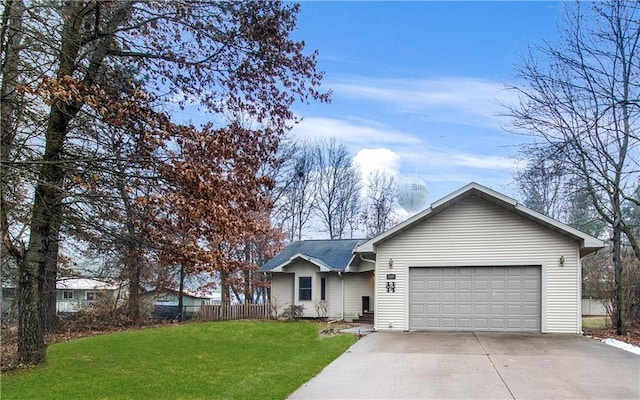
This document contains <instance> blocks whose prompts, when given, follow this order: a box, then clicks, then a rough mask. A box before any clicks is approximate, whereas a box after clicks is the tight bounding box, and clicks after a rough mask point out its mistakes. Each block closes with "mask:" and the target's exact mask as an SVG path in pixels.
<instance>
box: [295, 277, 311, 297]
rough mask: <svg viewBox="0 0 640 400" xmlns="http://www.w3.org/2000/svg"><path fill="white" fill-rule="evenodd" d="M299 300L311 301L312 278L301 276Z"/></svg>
mask: <svg viewBox="0 0 640 400" xmlns="http://www.w3.org/2000/svg"><path fill="white" fill-rule="evenodd" d="M298 300H300V301H311V277H310V276H301V277H299V278H298Z"/></svg>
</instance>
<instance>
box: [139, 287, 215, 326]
mask: <svg viewBox="0 0 640 400" xmlns="http://www.w3.org/2000/svg"><path fill="white" fill-rule="evenodd" d="M179 296H180V293H179V291H177V290H174V289H170V288H163V289H160V290H156V289H154V290H150V291H148V292H146V293H144V294H143V298H144V299H145V300H146V301H147V302H149V303H151V304H152V305H153V315H154V317H155V318H169V319H173V318H175V317H176V316H177V315H178V314H179V312H178V302H179ZM220 301H221V294H220V293H219V292H207V291H202V290H200V291H191V290H186V289H185V290H183V291H182V305H183V311H184V313H185V315H187V316H191V315H193V314H195V313H197V312H198V311H199V310H200V307H201V306H203V305H206V304H220Z"/></svg>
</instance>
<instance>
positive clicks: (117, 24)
mask: <svg viewBox="0 0 640 400" xmlns="http://www.w3.org/2000/svg"><path fill="white" fill-rule="evenodd" d="M1 7H2V16H3V18H2V29H1V30H0V41H1V45H2V49H3V51H2V53H3V55H4V54H6V55H7V56H8V57H7V59H6V61H9V59H11V60H13V61H12V63H8V62H3V63H2V75H3V80H2V91H1V92H2V96H3V102H2V103H3V104H6V107H5V108H3V109H2V113H1V114H2V121H1V123H0V125H2V127H7V129H3V130H2V138H1V139H2V144H3V146H7V147H8V148H7V150H6V151H3V152H2V154H1V156H2V159H0V163H1V166H2V168H1V169H2V171H3V182H11V181H13V180H15V179H9V178H11V177H15V176H16V175H17V174H19V173H21V172H24V171H27V172H30V173H32V175H33V180H32V181H30V184H31V185H32V186H31V187H30V188H29V187H28V188H26V190H25V191H26V192H27V193H32V197H31V198H32V200H31V201H30V202H28V203H26V204H20V206H22V207H23V208H27V209H28V210H29V212H28V213H29V214H30V218H29V221H28V232H27V233H25V234H24V235H22V236H21V237H22V238H23V239H25V238H26V240H22V241H21V240H20V237H19V235H18V234H17V233H16V228H15V226H14V225H13V224H14V221H16V220H17V219H15V218H14V217H13V216H14V215H15V212H16V211H15V210H17V209H18V208H19V207H18V206H15V207H14V206H13V205H12V204H11V203H10V202H7V201H5V200H6V199H5V198H4V197H3V198H2V199H1V200H2V201H1V202H0V206H1V207H2V209H1V210H0V217H1V218H0V219H1V220H0V230H1V232H0V234H1V235H2V245H3V254H9V255H11V256H12V257H13V258H14V259H15V260H16V264H17V265H18V296H17V298H18V307H19V323H18V358H19V361H20V362H21V363H23V364H38V363H41V362H42V361H43V360H44V355H45V344H44V334H43V331H44V324H45V315H44V314H46V312H45V313H44V314H43V310H45V309H46V307H45V306H43V304H44V303H46V302H47V296H50V295H51V293H53V289H52V288H53V287H55V286H52V285H55V279H56V274H57V265H56V259H57V257H56V255H57V253H58V246H59V243H60V240H61V237H60V232H61V229H62V227H63V226H64V225H65V224H66V220H65V217H64V216H65V215H66V209H67V206H68V205H69V204H74V205H76V206H77V205H78V204H80V203H82V202H83V201H86V199H84V198H79V199H70V196H71V195H72V194H73V193H74V192H73V190H72V189H73V188H74V185H75V184H82V183H81V182H76V181H75V180H74V176H73V174H74V173H75V172H76V171H89V170H91V169H92V168H94V162H95V161H96V160H95V159H94V158H93V157H92V156H91V155H92V154H93V151H92V150H93V149H92V148H87V147H85V146H77V147H74V145H77V144H79V143H87V144H90V143H91V141H86V142H84V140H85V139H86V138H87V134H88V132H91V133H93V132H95V131H94V130H92V129H91V127H92V126H93V125H94V124H96V125H97V124H106V125H109V126H114V127H117V128H118V129H123V130H125V131H126V132H128V135H130V138H131V139H132V140H133V141H134V142H135V146H134V149H135V154H134V155H133V156H134V157H135V160H136V162H135V163H131V165H130V167H131V168H132V169H134V170H135V169H136V168H137V169H139V170H141V171H143V170H152V171H153V170H157V171H158V172H160V173H162V174H164V176H166V178H167V182H169V184H170V185H173V186H169V187H174V188H178V186H177V184H176V182H177V179H184V180H185V182H184V183H185V184H183V185H181V186H180V189H182V188H185V189H186V190H187V191H191V192H193V193H194V194H202V195H195V197H194V198H192V197H190V196H191V193H190V194H189V195H188V196H186V195H180V194H173V195H171V193H170V192H169V193H164V192H162V191H161V192H160V193H161V194H163V195H166V196H169V197H168V198H167V199H164V198H162V197H160V196H154V197H152V198H151V199H150V201H153V202H159V203H157V204H158V206H160V205H161V204H165V205H168V204H172V203H171V201H170V199H171V200H173V201H175V202H176V203H174V204H175V206H174V207H173V209H172V211H175V212H176V213H177V214H176V218H177V217H178V216H183V217H184V218H188V219H191V218H211V219H210V220H208V222H207V223H203V224H197V223H195V222H194V221H191V220H190V221H189V222H190V223H193V224H194V225H196V227H194V229H195V233H194V234H193V235H194V237H198V238H199V239H198V240H201V239H200V238H202V237H207V238H208V239H209V240H210V242H211V243H212V244H215V243H216V242H218V240H219V239H220V238H225V239H226V240H229V237H232V235H233V234H235V233H237V232H238V231H239V230H241V229H251V228H252V227H253V226H254V225H257V223H256V222H254V221H251V220H242V219H238V218H236V217H237V216H238V215H239V213H240V210H245V209H246V208H247V207H249V206H259V205H261V204H259V203H260V202H261V200H260V199H259V198H258V199H253V198H252V196H248V197H246V199H245V196H244V194H245V192H244V191H243V190H247V189H245V188H247V187H248V188H249V190H251V188H252V183H251V182H252V180H253V179H258V180H259V177H257V176H253V178H251V179H250V178H249V175H250V174H249V173H248V172H250V171H251V170H253V168H254V167H253V165H252V164H251V165H249V166H247V167H243V166H241V165H239V164H238V165H234V166H233V167H232V168H234V171H236V170H237V171H238V177H241V178H238V181H237V182H236V181H234V182H233V183H234V184H233V185H227V183H225V182H224V179H226V178H227V177H228V176H231V175H227V174H228V172H229V171H228V170H227V169H226V165H225V164H221V165H220V168H217V167H215V166H214V167H212V169H211V170H210V171H209V173H221V174H222V176H220V177H218V178H215V177H207V179H208V181H207V182H208V184H210V185H213V186H210V187H199V186H197V185H198V183H199V179H200V177H201V175H200V174H204V173H205V172H204V171H201V170H199V166H197V165H194V163H190V162H189V160H186V159H181V158H180V157H179V156H178V154H177V153H176V154H175V156H176V157H175V158H174V160H175V162H172V161H171V157H173V156H174V154H172V153H171V151H173V150H172V144H174V143H178V145H179V146H181V145H186V146H187V147H189V146H193V151H194V152H195V151H196V150H197V149H196V144H198V143H199V142H200V141H205V142H207V141H208V140H211V141H212V142H211V143H206V144H207V146H206V148H207V149H210V148H211V146H214V145H216V146H217V145H219V146H223V149H222V150H221V151H223V154H226V155H228V157H230V159H234V157H232V156H231V155H232V154H233V149H232V148H231V147H229V146H234V145H237V144H239V143H240V141H241V140H244V139H249V140H250V141H251V142H250V145H249V147H251V146H254V147H255V148H259V150H260V153H259V154H269V153H270V152H273V151H275V149H276V148H277V144H278V139H279V137H280V135H281V134H282V133H283V132H284V131H286V130H287V129H288V128H289V127H290V124H291V123H292V121H294V119H295V118H294V115H293V112H292V111H291V105H292V103H293V102H294V101H296V100H301V101H309V100H320V101H326V100H328V94H327V93H322V92H320V91H319V89H318V86H319V85H320V81H321V79H322V74H321V73H319V72H317V71H316V54H315V53H312V54H310V55H307V54H304V42H301V41H295V40H292V39H291V38H290V34H291V32H292V31H293V29H294V28H295V24H296V14H297V12H298V10H299V6H298V5H295V4H284V3H282V2H280V1H267V2H218V1H207V0H204V1H197V2H194V1H187V0H177V1H171V2H166V1H107V0H84V1H80V0H78V1H69V2H45V3H41V2H34V3H32V2H30V1H27V0H11V1H7V2H4V3H3V4H2V6H1ZM35 67H37V68H35ZM34 71H36V72H37V75H34ZM5 99H6V100H9V101H7V102H5ZM21 99H29V100H30V103H29V104H30V105H33V106H34V107H31V106H30V107H27V106H26V104H27V102H25V101H20V100H21ZM175 102H177V103H178V104H179V105H181V106H184V105H185V104H187V103H189V104H190V103H197V104H199V105H200V106H201V109H202V110H204V111H207V112H210V113H211V115H212V117H211V119H212V120H215V119H216V118H217V117H219V116H220V115H222V114H224V115H227V116H228V115H231V116H232V117H233V118H232V119H236V120H239V119H240V118H248V119H250V120H251V121H254V124H255V125H256V126H260V127H266V126H268V127H270V129H262V128H260V129H256V130H254V131H246V132H242V131H240V130H239V128H238V127H233V126H232V127H229V128H224V126H220V129H222V131H224V132H229V135H227V134H221V132H222V131H221V130H217V129H213V128H212V127H205V128H204V129H201V130H200V129H193V128H192V127H179V126H177V125H176V124H175V123H174V121H172V119H171V117H170V116H169V115H168V114H167V113H166V110H167V109H169V110H171V109H173V108H174V105H175ZM27 111H29V113H31V114H32V115H33V117H32V118H30V119H29V120H25V119H24V115H26V112H27ZM190 135H192V136H190ZM183 137H185V138H187V139H184V140H185V141H184V142H183V143H182V144H181V143H180V141H181V140H183V139H182V138H183ZM209 137H211V138H209ZM25 138H27V139H28V140H26V139H25ZM190 142H192V143H190ZM93 145H97V144H96V143H93ZM224 146H227V147H224ZM261 146H264V147H261ZM72 147H74V148H77V149H80V150H81V151H82V152H81V153H76V152H70V151H69V150H70V149H71V148H72ZM25 148H28V149H29V150H30V152H25V151H23V150H24V149H25ZM18 150H19V151H18ZM201 150H202V151H204V149H201ZM163 151H166V153H165V154H164V155H165V156H169V157H170V158H169V161H167V162H166V164H165V165H166V168H165V167H162V168H159V167H157V166H155V165H154V163H155V162H157V160H158V159H159V158H158V157H159V156H163V154H162V152H163ZM242 151H243V150H242V148H241V149H238V151H236V153H235V156H237V157H239V158H243V159H244V160H246V159H247V157H243V154H242ZM26 154H29V156H26ZM254 154H257V153H254ZM129 156H132V154H128V155H127V156H126V157H125V158H123V159H114V160H113V163H114V165H118V163H124V162H129V161H130V160H129V159H128V157H129ZM203 159H206V155H205V154H204V153H203V154H202V157H201V158H200V160H203ZM214 161H215V162H220V163H224V162H226V161H227V159H226V158H224V157H222V158H220V159H217V160H214ZM212 163H213V161H212ZM243 168H246V171H244V170H242V169H243ZM172 169H175V171H181V172H179V173H178V172H175V173H174V172H172ZM190 169H193V172H192V173H191V172H189V171H190ZM99 172H100V174H107V175H108V174H111V173H112V171H99ZM234 173H235V172H234ZM100 174H98V177H99V176H100ZM5 178H7V179H6V180H5ZM231 179H235V178H231ZM97 181H98V183H100V179H98V180H97ZM108 182H109V180H107V181H106V182H105V183H103V184H105V185H107V184H108ZM131 182H132V181H130V180H127V181H126V184H131ZM187 183H189V184H190V185H191V184H192V185H195V186H189V185H187ZM3 184H4V183H3ZM215 185H222V186H221V188H222V187H224V188H225V189H223V191H224V193H222V194H218V193H215V196H216V197H215V199H219V200H220V201H219V202H215V203H213V202H210V201H207V200H205V199H204V195H205V194H207V195H208V194H214V192H216V189H215V187H216V186H215ZM225 185H227V186H225ZM240 187H242V188H243V189H242V190H241V189H240ZM125 189H126V188H125ZM126 190H128V189H126ZM6 192H7V191H5V190H3V191H2V193H3V196H4V193H6ZM172 196H173V197H172ZM183 200H184V201H193V202H192V203H190V204H189V207H190V208H192V209H191V210H187V208H189V207H187V206H186V205H185V204H186V203H177V202H180V201H183ZM92 201H99V199H92ZM236 208H237V210H236ZM88 218H90V216H88ZM214 221H217V222H214ZM236 223H237V224H239V225H236ZM190 235H191V233H190ZM162 243H164V242H162ZM207 250H208V252H204V251H199V250H198V249H196V248H195V247H194V244H193V242H192V243H191V244H187V245H185V247H184V250H183V253H184V255H185V256H186V255H187V254H188V255H189V256H190V257H191V256H195V257H196V259H195V268H200V267H199V265H218V267H221V266H222V265H223V264H220V261H221V259H222V254H221V253H220V251H218V250H216V247H215V246H209V247H208V249H207Z"/></svg>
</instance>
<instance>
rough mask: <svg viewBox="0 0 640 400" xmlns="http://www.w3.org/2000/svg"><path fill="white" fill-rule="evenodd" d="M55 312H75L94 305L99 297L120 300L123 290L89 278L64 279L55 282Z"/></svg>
mask: <svg viewBox="0 0 640 400" xmlns="http://www.w3.org/2000/svg"><path fill="white" fill-rule="evenodd" d="M56 292H57V294H56V310H57V312H62V313H65V312H77V311H78V310H79V309H80V308H82V307H86V306H88V305H89V304H91V303H95V302H96V301H98V300H99V299H100V297H101V296H111V297H113V298H114V299H115V300H120V299H122V298H123V297H124V296H123V294H124V293H123V290H122V288H121V287H119V286H118V285H113V284H110V283H107V282H103V281H99V280H97V279H90V278H64V279H60V280H58V282H56Z"/></svg>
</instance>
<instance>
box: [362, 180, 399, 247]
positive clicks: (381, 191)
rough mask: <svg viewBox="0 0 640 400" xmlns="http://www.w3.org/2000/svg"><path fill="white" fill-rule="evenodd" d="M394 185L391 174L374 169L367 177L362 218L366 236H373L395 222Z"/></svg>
mask: <svg viewBox="0 0 640 400" xmlns="http://www.w3.org/2000/svg"><path fill="white" fill-rule="evenodd" d="M394 199H395V187H394V179H393V176H392V175H390V174H388V173H386V172H384V171H379V170H375V171H373V172H371V173H370V174H369V177H368V179H367V187H366V195H365V199H364V210H363V213H362V220H363V222H364V225H365V230H366V233H367V237H374V236H377V235H379V234H381V233H382V232H384V231H386V230H387V229H389V228H391V226H392V225H393V224H395V223H396V222H397V221H396V216H395V214H394V211H393V209H394V207H393V206H394Z"/></svg>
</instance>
